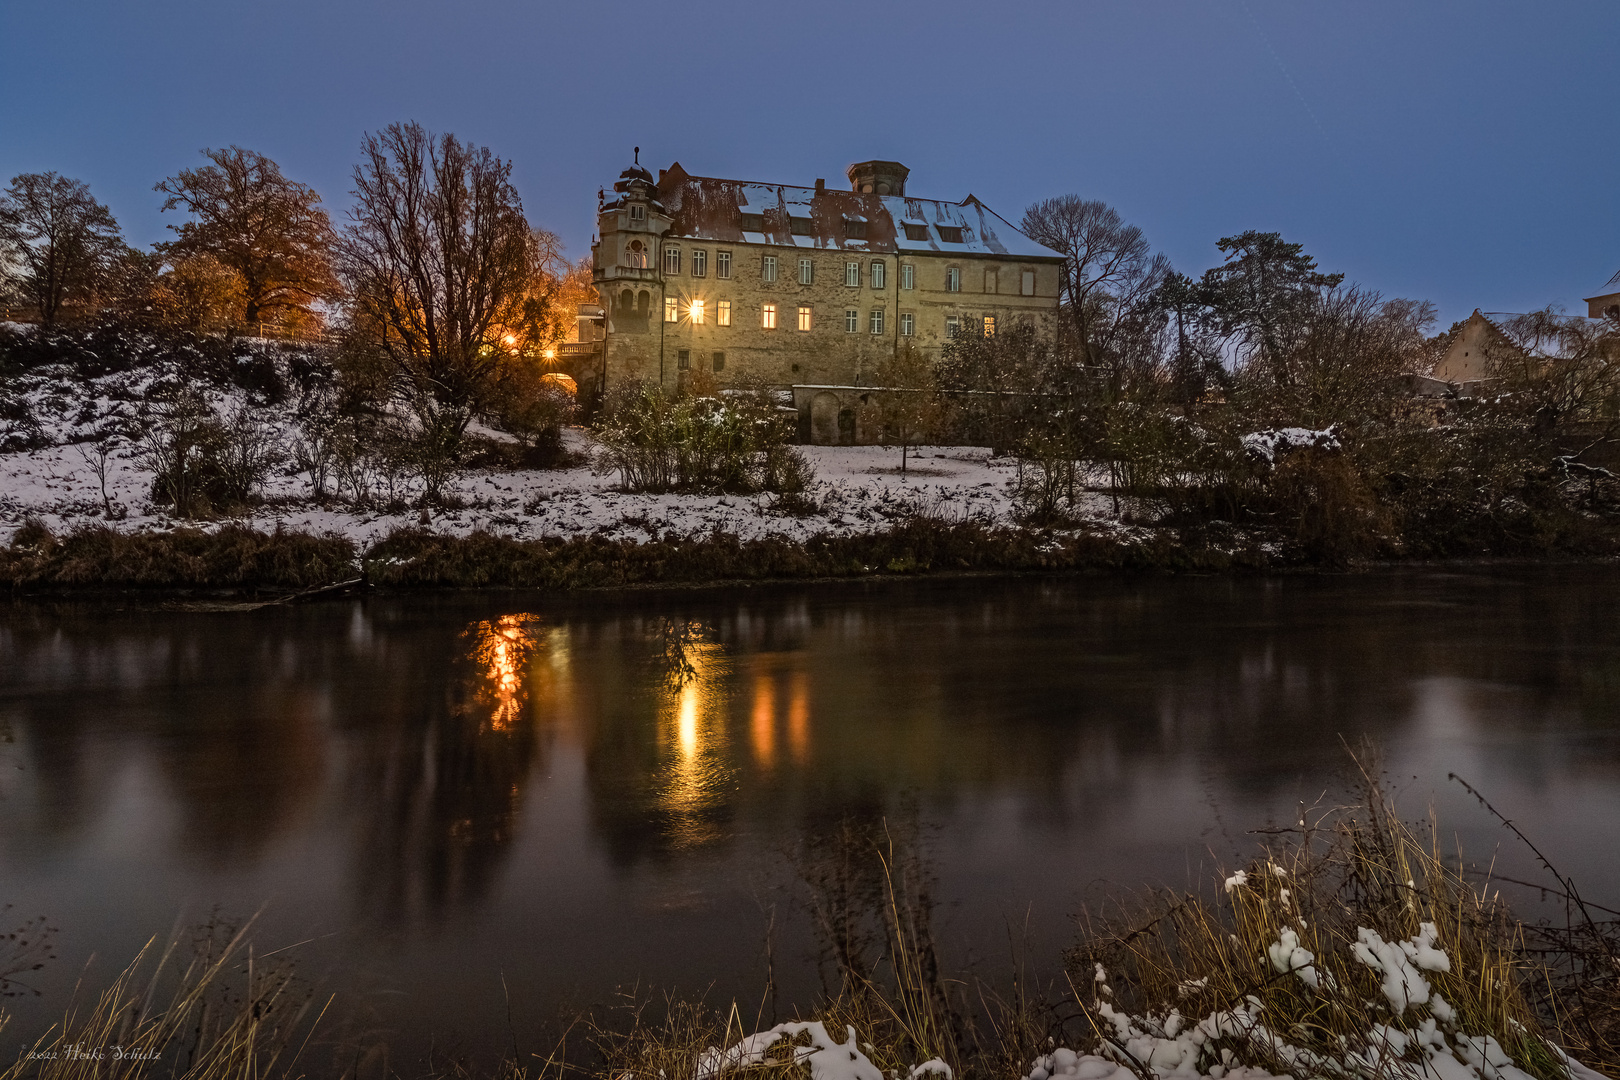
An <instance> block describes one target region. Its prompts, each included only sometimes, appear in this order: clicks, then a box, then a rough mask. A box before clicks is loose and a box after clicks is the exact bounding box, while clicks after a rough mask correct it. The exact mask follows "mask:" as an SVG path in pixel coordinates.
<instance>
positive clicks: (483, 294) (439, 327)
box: [337, 123, 560, 453]
mask: <svg viewBox="0 0 1620 1080" xmlns="http://www.w3.org/2000/svg"><path fill="white" fill-rule="evenodd" d="M361 152H362V160H361V163H360V164H359V165H358V166H357V167H356V168H355V171H354V182H355V192H354V194H355V204H354V207H353V208H352V209H351V210H350V211H349V224H348V226H347V228H345V229H344V231H343V234H342V236H341V237H340V238H339V240H338V244H337V255H338V266H339V271H340V273H341V274H342V276H343V278H344V280H345V283H346V284H347V285H348V286H349V289H350V295H351V314H350V333H351V335H353V336H355V337H356V338H358V339H359V340H360V342H361V343H362V344H364V345H365V346H367V347H369V348H370V349H371V350H373V351H375V352H377V353H379V354H381V355H382V356H384V357H386V358H387V360H388V362H389V363H390V365H391V367H392V369H393V372H394V375H395V384H396V388H397V390H398V392H399V396H400V398H401V399H402V400H403V401H404V402H405V403H406V404H407V405H408V406H409V407H410V409H411V410H412V412H413V413H414V415H415V417H416V419H417V420H418V421H419V423H420V426H421V432H420V436H421V439H422V441H423V443H424V445H432V446H436V447H438V448H439V449H440V450H442V451H444V452H447V453H454V452H455V450H456V449H457V448H458V447H459V445H460V441H461V438H462V435H463V434H464V432H465V431H466V428H467V425H468V424H469V423H470V422H471V421H472V419H473V417H474V416H476V415H479V414H486V413H490V412H492V411H494V409H495V408H496V407H497V405H498V402H499V398H500V396H501V394H502V393H503V392H504V391H505V390H506V389H507V388H508V387H509V386H510V384H511V383H513V382H514V381H515V380H521V379H525V378H528V377H531V376H537V375H538V373H537V372H535V371H534V370H533V369H534V366H535V362H536V361H537V360H538V359H541V358H543V356H544V352H545V351H546V349H548V348H550V347H552V346H554V345H555V343H556V340H557V338H558V336H559V329H560V327H559V324H558V318H557V315H556V312H555V303H554V298H555V293H556V284H555V283H556V278H555V275H552V274H548V273H547V262H548V261H549V260H551V259H554V258H555V257H556V244H555V238H554V237H550V241H551V242H549V243H548V237H549V234H546V233H541V232H536V231H535V230H531V229H530V228H529V224H528V222H527V221H526V220H525V219H524V216H523V203H522V200H521V199H520V198H519V197H518V193H517V189H516V188H515V187H513V186H512V182H511V172H512V166H511V164H510V163H509V162H505V161H502V160H501V159H500V158H498V157H496V156H495V155H494V154H493V153H491V152H490V151H489V150H488V149H487V148H485V147H479V146H472V145H470V144H466V143H462V142H460V141H459V140H457V139H456V137H455V136H454V135H449V134H445V135H434V134H431V133H429V132H428V131H427V130H426V129H424V128H423V127H422V126H421V125H420V124H415V123H411V124H391V125H389V126H388V127H387V128H385V129H384V130H382V131H381V132H378V133H375V134H368V135H367V136H366V137H365V139H364V141H363V142H362V144H361Z"/></svg>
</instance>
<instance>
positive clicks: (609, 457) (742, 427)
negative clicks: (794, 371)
mask: <svg viewBox="0 0 1620 1080" xmlns="http://www.w3.org/2000/svg"><path fill="white" fill-rule="evenodd" d="M595 434H596V437H597V439H598V441H600V442H601V444H602V446H603V448H604V450H603V453H602V457H601V460H600V462H599V465H600V467H601V468H602V469H603V471H617V472H618V473H619V476H620V480H621V482H622V484H623V486H624V489H625V490H626V491H716V492H738V493H744V492H753V491H775V492H781V493H785V494H787V493H795V492H800V491H803V490H804V488H805V487H806V486H807V485H808V484H809V482H810V481H811V479H813V473H812V471H811V468H810V464H809V462H808V460H807V459H806V458H805V457H804V455H803V454H802V453H801V452H800V451H799V450H798V449H797V448H796V447H794V446H792V445H791V442H790V440H791V439H792V436H793V421H792V419H791V418H789V417H786V416H785V415H784V414H783V413H781V412H780V411H778V409H777V407H776V402H775V400H774V399H773V398H772V397H771V396H770V395H769V394H768V393H766V392H762V391H751V392H742V393H721V394H716V395H714V396H697V395H695V394H683V395H679V396H674V397H671V396H669V395H666V394H664V393H663V391H661V390H659V389H658V388H657V387H654V386H651V385H647V384H634V385H630V386H626V387H623V388H621V389H619V390H616V391H613V392H611V393H609V394H608V396H607V400H606V402H605V403H604V406H603V409H602V412H601V415H600V417H599V418H598V420H597V424H596V429H595Z"/></svg>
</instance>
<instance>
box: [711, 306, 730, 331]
mask: <svg viewBox="0 0 1620 1080" xmlns="http://www.w3.org/2000/svg"><path fill="white" fill-rule="evenodd" d="M714 325H716V326H730V325H731V301H730V300H721V301H720V302H719V303H717V304H715V305H714Z"/></svg>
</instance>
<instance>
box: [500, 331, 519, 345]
mask: <svg viewBox="0 0 1620 1080" xmlns="http://www.w3.org/2000/svg"><path fill="white" fill-rule="evenodd" d="M501 344H502V345H505V346H506V347H507V348H508V349H510V348H511V347H512V346H514V345H516V344H517V335H516V334H507V335H506V336H505V337H503V338H501Z"/></svg>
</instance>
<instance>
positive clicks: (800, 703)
mask: <svg viewBox="0 0 1620 1080" xmlns="http://www.w3.org/2000/svg"><path fill="white" fill-rule="evenodd" d="M789 694H790V696H789V698H788V745H789V746H790V747H792V749H793V760H794V761H796V762H798V763H799V764H800V765H803V764H805V763H807V762H808V761H809V760H810V674H809V672H805V671H795V672H794V673H793V680H792V683H791V689H790V691H789Z"/></svg>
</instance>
